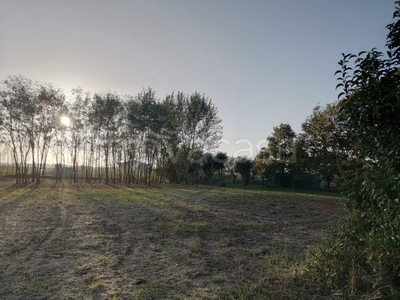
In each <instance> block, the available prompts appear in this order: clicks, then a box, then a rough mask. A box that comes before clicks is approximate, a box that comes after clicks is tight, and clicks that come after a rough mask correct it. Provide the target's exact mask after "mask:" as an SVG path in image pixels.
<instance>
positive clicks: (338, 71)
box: [333, 70, 342, 76]
mask: <svg viewBox="0 0 400 300" xmlns="http://www.w3.org/2000/svg"><path fill="white" fill-rule="evenodd" d="M341 72H342V70H337V71H336V72H335V74H333V76H336V75H337V74H339V73H341Z"/></svg>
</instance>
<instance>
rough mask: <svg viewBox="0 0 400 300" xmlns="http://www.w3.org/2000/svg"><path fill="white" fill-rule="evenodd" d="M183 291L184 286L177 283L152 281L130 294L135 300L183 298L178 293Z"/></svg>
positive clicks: (184, 290)
mask: <svg viewBox="0 0 400 300" xmlns="http://www.w3.org/2000/svg"><path fill="white" fill-rule="evenodd" d="M185 292H186V288H185V287H184V286H182V285H180V284H177V283H166V282H153V283H150V284H149V285H147V286H146V287H144V288H142V289H140V290H138V291H136V292H134V293H133V294H132V296H133V297H134V299H137V300H153V299H154V300H158V299H183V298H182V297H180V296H179V295H178V294H180V293H185Z"/></svg>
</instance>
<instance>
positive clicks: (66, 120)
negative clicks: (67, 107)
mask: <svg viewBox="0 0 400 300" xmlns="http://www.w3.org/2000/svg"><path fill="white" fill-rule="evenodd" d="M60 119H61V124H63V125H64V126H67V127H70V126H71V119H70V118H69V117H67V116H62V117H61V118H60Z"/></svg>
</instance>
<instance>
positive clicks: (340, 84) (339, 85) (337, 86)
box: [335, 83, 343, 90]
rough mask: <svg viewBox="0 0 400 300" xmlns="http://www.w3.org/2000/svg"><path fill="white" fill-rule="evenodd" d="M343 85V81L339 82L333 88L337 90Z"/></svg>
mask: <svg viewBox="0 0 400 300" xmlns="http://www.w3.org/2000/svg"><path fill="white" fill-rule="evenodd" d="M341 86H343V83H339V84H338V85H336V88H335V90H337V89H338V88H339V87H341Z"/></svg>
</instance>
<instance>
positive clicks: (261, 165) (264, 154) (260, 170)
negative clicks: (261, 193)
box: [254, 147, 270, 187]
mask: <svg viewBox="0 0 400 300" xmlns="http://www.w3.org/2000/svg"><path fill="white" fill-rule="evenodd" d="M269 160H270V154H269V152H268V149H267V148H265V147H264V148H262V149H261V150H260V152H259V153H258V154H257V156H256V158H255V159H254V168H255V170H256V171H257V175H259V176H261V179H262V186H263V187H265V185H266V184H265V180H266V179H267V176H268V173H269V172H270V168H269Z"/></svg>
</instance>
